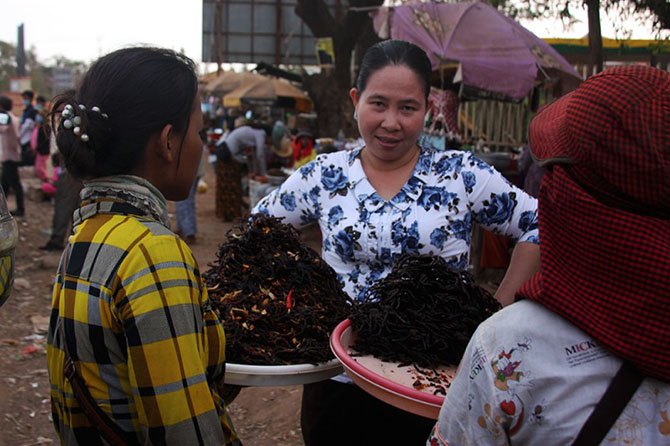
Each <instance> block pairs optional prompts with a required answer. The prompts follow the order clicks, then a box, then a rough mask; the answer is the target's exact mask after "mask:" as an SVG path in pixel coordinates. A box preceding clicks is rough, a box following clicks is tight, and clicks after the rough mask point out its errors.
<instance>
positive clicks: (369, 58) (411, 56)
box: [356, 40, 433, 101]
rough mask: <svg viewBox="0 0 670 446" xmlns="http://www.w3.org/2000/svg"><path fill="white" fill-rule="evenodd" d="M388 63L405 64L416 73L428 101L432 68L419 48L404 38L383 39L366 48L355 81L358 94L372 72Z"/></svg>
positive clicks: (363, 88) (361, 91)
mask: <svg viewBox="0 0 670 446" xmlns="http://www.w3.org/2000/svg"><path fill="white" fill-rule="evenodd" d="M389 65H405V66H406V67H407V68H409V69H410V70H412V71H413V72H414V73H416V75H417V77H418V78H419V79H420V80H421V83H422V84H423V90H424V93H425V96H426V101H428V94H429V93H430V78H431V72H432V70H433V68H432V66H431V64H430V59H428V56H427V55H426V53H425V51H423V50H422V49H421V48H419V47H418V46H416V45H414V44H413V43H409V42H405V41H404V40H384V41H382V42H379V43H376V44H374V45H372V46H371V47H370V48H368V50H367V51H366V52H365V55H364V56H363V60H362V61H361V70H360V71H359V73H358V80H357V81H356V88H357V89H358V94H359V95H360V94H361V93H363V90H365V87H366V86H367V84H368V79H369V78H370V76H372V74H374V73H375V72H376V71H378V70H381V69H382V68H386V67H387V66H389Z"/></svg>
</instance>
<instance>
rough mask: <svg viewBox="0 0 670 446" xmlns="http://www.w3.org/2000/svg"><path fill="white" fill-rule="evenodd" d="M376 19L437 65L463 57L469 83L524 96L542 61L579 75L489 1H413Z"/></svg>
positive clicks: (546, 66) (515, 96) (548, 66)
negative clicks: (416, 47)
mask: <svg viewBox="0 0 670 446" xmlns="http://www.w3.org/2000/svg"><path fill="white" fill-rule="evenodd" d="M373 19H374V24H375V30H376V31H377V33H378V34H380V36H384V27H385V26H389V25H390V31H391V32H390V36H391V38H393V39H399V40H407V41H409V42H412V43H415V44H417V45H418V46H420V47H421V48H423V49H424V50H425V51H426V53H427V54H428V57H429V58H430V61H431V63H432V64H433V69H437V67H439V66H440V65H441V64H443V63H445V62H450V61H457V62H459V63H460V70H461V82H462V83H463V85H465V86H469V87H475V88H477V89H482V90H487V91H491V92H496V93H500V94H503V95H506V96H509V97H511V98H513V99H517V100H520V99H522V98H523V97H525V96H526V95H527V94H528V93H529V92H530V90H531V89H532V88H533V85H534V84H535V80H536V78H537V71H538V66H540V67H542V69H543V70H545V71H550V70H557V71H559V72H564V73H566V74H569V75H571V76H574V77H575V78H578V77H579V76H578V74H577V72H576V71H575V69H574V68H573V67H572V66H571V65H570V64H569V63H568V61H566V60H565V59H564V58H563V57H562V56H561V55H560V54H559V53H558V52H557V51H556V50H554V49H553V48H552V47H551V46H550V45H549V44H547V43H546V42H545V41H543V40H542V39H540V38H538V37H536V36H535V35H534V34H533V33H531V32H530V31H528V30H527V29H526V28H524V27H523V26H521V25H520V24H519V23H517V22H516V21H514V20H512V19H510V18H509V17H506V16H505V15H504V14H502V13H501V12H499V11H498V10H497V9H495V8H493V7H492V6H490V5H488V4H486V3H481V2H475V3H420V4H409V5H404V6H399V7H395V8H393V9H392V10H390V11H389V10H388V9H386V8H383V9H381V10H379V11H377V12H376V13H374V14H373ZM386 31H388V30H386ZM387 35H388V34H387Z"/></svg>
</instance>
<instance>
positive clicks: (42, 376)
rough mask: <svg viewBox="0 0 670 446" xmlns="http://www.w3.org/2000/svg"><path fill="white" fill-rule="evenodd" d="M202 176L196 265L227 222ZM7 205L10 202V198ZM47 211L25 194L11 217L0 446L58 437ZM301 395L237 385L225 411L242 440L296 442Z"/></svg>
mask: <svg viewBox="0 0 670 446" xmlns="http://www.w3.org/2000/svg"><path fill="white" fill-rule="evenodd" d="M21 177H22V179H26V182H30V178H31V177H32V175H31V172H30V170H29V169H27V170H25V171H23V170H22V172H21ZM205 180H206V182H207V184H208V185H209V188H208V190H207V191H206V192H205V193H203V194H198V195H197V197H196V209H197V221H198V235H197V243H196V244H195V245H193V246H192V248H193V251H194V253H195V256H196V258H197V259H198V262H199V264H200V267H201V269H202V270H203V271H205V270H207V269H208V267H207V264H208V263H209V262H211V261H213V260H214V259H215V255H216V250H217V247H218V245H219V243H220V242H221V241H222V239H223V236H224V234H225V232H226V230H227V229H228V228H229V227H230V225H229V224H224V223H221V222H219V221H217V220H216V218H215V216H214V188H213V185H214V175H213V172H212V170H211V168H210V167H209V166H208V170H207V174H206V177H205ZM29 195H30V194H29ZM9 207H10V209H12V208H14V197H10V198H9ZM171 209H174V206H171ZM52 215H53V205H52V204H51V203H50V202H49V201H34V200H31V199H27V200H26V215H25V217H21V218H17V222H18V225H19V234H20V241H19V245H18V247H17V249H16V258H15V264H16V274H15V285H14V289H13V291H12V294H11V296H10V298H9V300H8V301H7V302H6V303H5V304H4V305H3V306H2V307H0V446H5V445H7V446H10V445H11V446H32V445H48V444H54V445H55V444H58V443H59V441H58V437H57V435H56V433H55V431H54V428H53V424H52V422H51V411H50V406H49V384H48V377H47V368H46V350H45V349H46V337H45V332H46V327H47V324H48V317H49V311H50V299H51V285H52V282H53V277H54V272H55V271H56V268H57V266H58V260H59V257H60V253H56V252H44V251H40V250H39V249H38V247H39V246H40V245H43V244H44V243H45V242H46V241H47V239H48V230H49V228H50V227H51V218H52ZM173 221H174V218H173ZM301 393H302V388H301V387H300V386H291V387H247V388H244V389H243V390H242V391H241V393H240V395H239V396H238V397H237V398H236V399H235V401H234V402H233V403H232V404H231V405H230V413H231V416H232V418H233V422H234V424H235V428H236V429H237V432H238V434H239V435H240V437H241V439H242V441H243V442H244V444H245V446H270V445H272V446H302V445H303V442H302V435H301V432H300V398H301Z"/></svg>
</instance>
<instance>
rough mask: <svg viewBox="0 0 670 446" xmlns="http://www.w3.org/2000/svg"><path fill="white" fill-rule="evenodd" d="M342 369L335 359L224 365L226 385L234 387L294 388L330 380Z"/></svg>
mask: <svg viewBox="0 0 670 446" xmlns="http://www.w3.org/2000/svg"><path fill="white" fill-rule="evenodd" d="M343 371H344V369H343V368H342V364H341V363H340V361H338V360H337V359H335V358H334V359H331V360H330V361H328V362H323V363H320V364H316V365H314V364H291V365H248V364H232V363H227V364H226V378H225V383H226V384H232V385H236V386H295V385H300V384H309V383H314V382H318V381H323V380H326V379H328V378H332V377H333V376H335V375H339V374H340V373H342V372H343Z"/></svg>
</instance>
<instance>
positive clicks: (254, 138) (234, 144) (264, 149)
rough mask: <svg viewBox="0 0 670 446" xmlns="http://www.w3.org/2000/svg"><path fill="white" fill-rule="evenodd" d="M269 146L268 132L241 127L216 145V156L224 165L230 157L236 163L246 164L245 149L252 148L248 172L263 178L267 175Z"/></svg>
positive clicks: (270, 142)
mask: <svg viewBox="0 0 670 446" xmlns="http://www.w3.org/2000/svg"><path fill="white" fill-rule="evenodd" d="M271 145H272V140H271V139H270V134H269V132H266V130H264V129H263V128H254V127H251V126H248V125H243V126H242V127H237V128H235V129H234V130H233V131H231V132H230V133H229V134H228V136H227V137H225V138H222V139H221V141H220V142H219V143H218V144H217V150H216V156H217V158H218V159H219V160H222V161H223V162H224V163H225V162H228V160H230V159H231V157H232V158H233V159H234V160H235V161H237V162H238V163H242V164H247V162H248V158H247V152H246V149H247V147H249V148H253V151H252V153H253V156H252V157H251V158H252V160H251V163H252V165H251V166H248V167H249V172H250V173H254V174H258V175H263V176H264V175H266V174H267V156H268V152H269V147H270V146H271Z"/></svg>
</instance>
